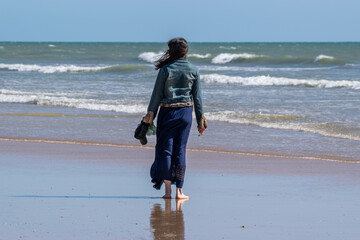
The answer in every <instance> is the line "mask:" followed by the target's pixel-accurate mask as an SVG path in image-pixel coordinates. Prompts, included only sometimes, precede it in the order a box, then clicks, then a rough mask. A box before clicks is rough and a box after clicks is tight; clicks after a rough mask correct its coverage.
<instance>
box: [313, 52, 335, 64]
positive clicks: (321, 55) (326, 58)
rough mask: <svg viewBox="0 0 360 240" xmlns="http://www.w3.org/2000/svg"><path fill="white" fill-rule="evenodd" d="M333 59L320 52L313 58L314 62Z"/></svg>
mask: <svg viewBox="0 0 360 240" xmlns="http://www.w3.org/2000/svg"><path fill="white" fill-rule="evenodd" d="M333 60H335V58H334V57H332V56H327V55H323V54H320V55H319V56H317V57H316V58H315V60H314V62H329V61H333Z"/></svg>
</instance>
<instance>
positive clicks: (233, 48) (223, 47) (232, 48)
mask: <svg viewBox="0 0 360 240" xmlns="http://www.w3.org/2000/svg"><path fill="white" fill-rule="evenodd" d="M219 48H222V49H231V50H235V49H236V47H233V46H231V47H225V46H220V47H219Z"/></svg>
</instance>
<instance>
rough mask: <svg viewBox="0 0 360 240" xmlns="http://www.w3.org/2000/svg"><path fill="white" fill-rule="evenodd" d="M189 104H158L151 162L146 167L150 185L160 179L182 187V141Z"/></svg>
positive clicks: (156, 184) (188, 119)
mask: <svg viewBox="0 0 360 240" xmlns="http://www.w3.org/2000/svg"><path fill="white" fill-rule="evenodd" d="M192 110H193V107H192V106H191V107H175V108H172V107H161V108H160V111H159V114H158V117H157V128H156V147H155V161H154V163H153V164H152V166H151V169H150V176H151V178H152V180H151V182H152V183H154V188H156V189H158V190H159V189H160V188H161V185H162V183H163V182H164V180H170V181H171V182H172V184H176V187H178V188H182V186H183V184H184V177H185V170H186V144H187V141H188V139H189V133H190V128H191V123H192Z"/></svg>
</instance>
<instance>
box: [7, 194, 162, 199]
mask: <svg viewBox="0 0 360 240" xmlns="http://www.w3.org/2000/svg"><path fill="white" fill-rule="evenodd" d="M9 197H17V198H121V199H162V198H161V197H149V196H92V195H87V196H43V195H18V196H9Z"/></svg>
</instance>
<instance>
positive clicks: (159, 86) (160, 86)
mask: <svg viewBox="0 0 360 240" xmlns="http://www.w3.org/2000/svg"><path fill="white" fill-rule="evenodd" d="M167 77H168V72H167V71H166V70H165V69H163V68H160V70H159V72H158V75H157V78H156V82H155V85H154V89H153V92H152V95H151V99H150V103H149V106H148V109H147V111H148V112H147V114H146V116H145V117H144V118H143V121H144V122H145V123H150V124H153V120H154V118H155V117H156V114H157V111H158V108H159V105H160V101H161V99H163V96H164V85H165V81H166V79H167Z"/></svg>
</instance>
